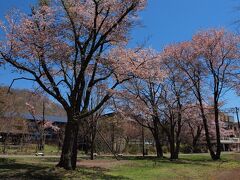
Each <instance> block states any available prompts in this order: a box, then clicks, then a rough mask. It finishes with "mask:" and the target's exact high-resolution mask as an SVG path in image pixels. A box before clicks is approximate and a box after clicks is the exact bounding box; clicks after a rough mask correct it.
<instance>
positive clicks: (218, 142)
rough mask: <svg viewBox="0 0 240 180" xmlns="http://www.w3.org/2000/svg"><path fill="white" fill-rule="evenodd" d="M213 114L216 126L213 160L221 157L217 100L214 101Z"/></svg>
mask: <svg viewBox="0 0 240 180" xmlns="http://www.w3.org/2000/svg"><path fill="white" fill-rule="evenodd" d="M214 104H215V105H214V115H215V126H216V137H217V150H216V156H215V159H214V160H218V159H220V157H221V148H222V145H221V135H220V127H219V109H218V102H217V101H215V103H214Z"/></svg>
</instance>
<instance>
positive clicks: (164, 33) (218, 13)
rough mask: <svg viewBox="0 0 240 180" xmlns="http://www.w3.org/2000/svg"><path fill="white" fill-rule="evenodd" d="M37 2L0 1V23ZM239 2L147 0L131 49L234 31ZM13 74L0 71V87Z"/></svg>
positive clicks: (235, 101) (233, 102)
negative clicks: (211, 32)
mask: <svg viewBox="0 0 240 180" xmlns="http://www.w3.org/2000/svg"><path fill="white" fill-rule="evenodd" d="M35 1H36V0H0V20H2V19H4V15H5V14H6V13H7V12H8V11H9V10H10V9H12V8H18V9H21V10H23V11H27V10H29V4H34V2H35ZM237 6H240V1H238V0H149V1H148V6H147V8H146V9H145V10H144V11H143V12H142V13H141V14H140V18H141V22H142V27H138V28H136V29H135V30H133V32H132V38H133V39H132V40H131V42H130V47H134V46H135V45H136V44H138V43H143V42H145V41H146V40H147V41H146V42H147V43H146V46H150V47H152V48H155V49H157V50H161V49H162V47H164V46H165V45H167V44H169V43H174V42H179V41H184V40H188V39H190V38H191V36H192V35H193V34H194V33H196V32H197V31H199V30H202V29H207V28H214V27H219V28H221V27H224V28H227V29H229V30H232V31H236V28H237V25H236V24H234V21H236V20H237V19H238V18H239V19H240V11H239V12H238V11H236V8H237ZM15 76H16V74H14V73H11V71H9V70H8V68H7V70H3V69H0V84H1V85H9V84H10V83H11V79H12V78H13V77H15ZM14 87H15V88H31V87H32V85H31V84H30V83H27V82H25V81H21V82H18V83H16V84H15V86H14ZM225 97H226V99H228V101H227V103H228V106H240V103H239V100H240V98H239V97H236V96H235V95H234V94H233V93H232V92H231V93H228V96H225Z"/></svg>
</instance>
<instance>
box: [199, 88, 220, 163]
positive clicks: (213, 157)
mask: <svg viewBox="0 0 240 180" xmlns="http://www.w3.org/2000/svg"><path fill="white" fill-rule="evenodd" d="M198 101H199V105H200V111H201V117H202V120H203V126H204V130H205V137H206V142H207V147H208V150H209V152H210V155H211V158H212V159H213V160H216V159H217V157H216V154H215V153H214V151H213V147H212V143H211V138H210V134H209V130H208V124H207V118H206V116H205V112H204V107H203V103H202V98H201V93H200V92H198Z"/></svg>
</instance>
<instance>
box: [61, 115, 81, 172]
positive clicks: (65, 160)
mask: <svg viewBox="0 0 240 180" xmlns="http://www.w3.org/2000/svg"><path fill="white" fill-rule="evenodd" d="M78 130H79V126H78V123H77V121H75V120H73V117H70V118H69V117H68V122H67V125H66V128H65V137H64V143H63V147H62V154H61V159H60V162H59V163H58V165H57V166H58V167H63V168H64V169H66V170H74V169H75V168H76V164H77V137H78Z"/></svg>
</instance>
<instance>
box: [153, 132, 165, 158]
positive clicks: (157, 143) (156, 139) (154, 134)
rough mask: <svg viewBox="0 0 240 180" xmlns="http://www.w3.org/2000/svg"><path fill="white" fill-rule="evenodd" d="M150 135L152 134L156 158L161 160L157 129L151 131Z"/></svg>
mask: <svg viewBox="0 0 240 180" xmlns="http://www.w3.org/2000/svg"><path fill="white" fill-rule="evenodd" d="M152 134H153V138H154V141H155V146H156V151H157V157H158V158H163V150H162V143H161V141H160V137H159V131H158V128H155V129H154V130H153V131H152Z"/></svg>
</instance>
